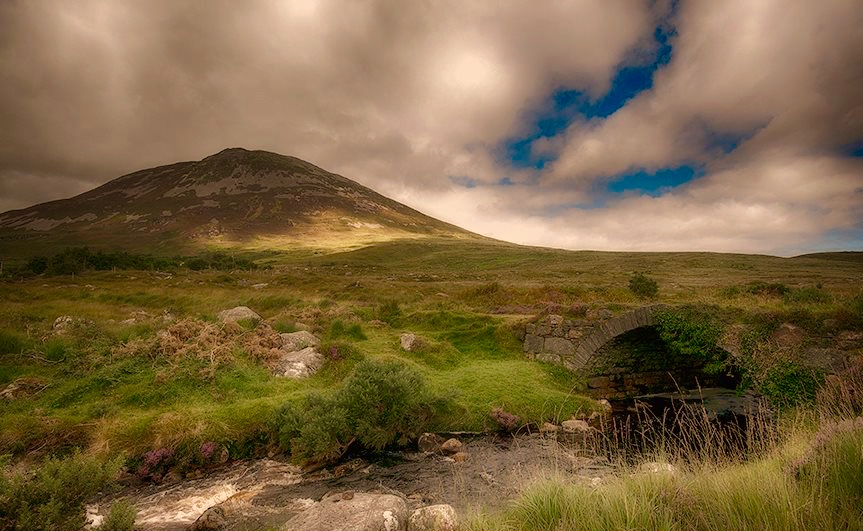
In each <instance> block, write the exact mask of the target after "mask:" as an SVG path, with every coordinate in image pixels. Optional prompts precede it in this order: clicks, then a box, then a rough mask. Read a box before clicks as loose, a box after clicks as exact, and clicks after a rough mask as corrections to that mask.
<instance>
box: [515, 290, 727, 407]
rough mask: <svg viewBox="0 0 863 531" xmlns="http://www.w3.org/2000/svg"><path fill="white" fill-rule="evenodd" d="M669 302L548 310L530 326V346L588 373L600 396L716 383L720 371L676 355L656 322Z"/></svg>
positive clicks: (536, 355) (531, 353) (534, 354)
mask: <svg viewBox="0 0 863 531" xmlns="http://www.w3.org/2000/svg"><path fill="white" fill-rule="evenodd" d="M668 308H670V307H669V306H664V305H653V306H643V307H641V308H637V309H634V310H631V311H628V312H626V313H623V314H620V315H616V316H615V315H612V314H611V312H608V311H605V315H603V313H602V311H600V312H596V313H594V314H592V315H591V314H590V313H588V315H587V317H586V318H584V319H565V318H563V317H562V316H560V315H547V316H545V317H544V318H543V319H542V320H540V321H539V322H537V323H532V324H529V325H527V326H526V327H525V335H524V351H525V354H527V356H528V357H529V358H532V359H537V360H541V361H546V362H550V363H555V364H557V365H562V366H564V367H566V368H567V369H569V370H571V371H573V372H576V373H579V374H582V375H584V376H586V378H587V391H588V393H589V394H591V395H593V396H596V397H603V398H610V399H619V398H627V397H633V396H639V395H644V394H649V393H655V392H662V391H669V390H675V389H685V388H692V387H695V386H704V385H715V384H716V382H715V381H714V377H713V376H710V375H706V374H704V373H703V370H702V369H703V366H704V362H703V360H700V359H698V358H694V357H686V358H682V357H680V356H675V355H673V353H672V352H671V351H670V350H669V349H668V346H667V345H666V344H665V342H664V341H662V339H661V337H660V335H659V332H658V331H657V330H656V329H655V328H654V327H655V326H656V325H657V324H658V316H659V313H660V311H662V310H665V309H668ZM588 317H590V318H588Z"/></svg>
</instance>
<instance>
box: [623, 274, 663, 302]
mask: <svg viewBox="0 0 863 531" xmlns="http://www.w3.org/2000/svg"><path fill="white" fill-rule="evenodd" d="M629 291H631V292H633V293H635V295H636V296H637V297H639V298H641V299H650V298H653V297H656V294H657V293H659V284H657V283H656V280H654V279H652V278H651V277H649V276H647V275H646V274H644V273H641V272H638V273H635V274H634V275H632V277H631V278H630V279H629Z"/></svg>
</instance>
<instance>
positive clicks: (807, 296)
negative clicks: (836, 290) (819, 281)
mask: <svg viewBox="0 0 863 531" xmlns="http://www.w3.org/2000/svg"><path fill="white" fill-rule="evenodd" d="M782 300H783V301H784V302H785V303H786V304H811V303H815V304H825V303H829V302H832V301H833V296H832V295H830V293H829V292H828V291H825V290H824V289H822V288H819V287H804V288H796V289H792V290H790V291H788V292H786V293H784V294H783V296H782Z"/></svg>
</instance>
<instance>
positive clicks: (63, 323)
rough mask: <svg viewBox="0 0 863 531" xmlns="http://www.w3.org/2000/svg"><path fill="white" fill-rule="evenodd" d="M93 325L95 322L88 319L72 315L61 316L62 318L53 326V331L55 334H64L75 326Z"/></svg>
mask: <svg viewBox="0 0 863 531" xmlns="http://www.w3.org/2000/svg"><path fill="white" fill-rule="evenodd" d="M92 324H93V321H90V320H88V319H83V318H81V317H74V316H72V315H61V316H60V317H58V318H56V319H54V323H53V324H52V325H51V330H52V331H53V332H54V333H55V334H58V335H59V334H64V333H66V332H68V331H69V329H70V328H73V327H75V326H90V325H92Z"/></svg>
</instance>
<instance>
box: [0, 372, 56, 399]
mask: <svg viewBox="0 0 863 531" xmlns="http://www.w3.org/2000/svg"><path fill="white" fill-rule="evenodd" d="M45 387H47V384H46V383H44V382H43V381H41V380H39V379H37V378H30V377H26V376H23V377H21V378H18V379H16V380H15V381H13V382H12V383H10V384H8V385H7V386H6V387H4V388H3V390H2V391H0V400H15V399H17V398H26V397H28V396H33V395H35V394H36V393H38V392H39V391H41V390H42V389H45Z"/></svg>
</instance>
